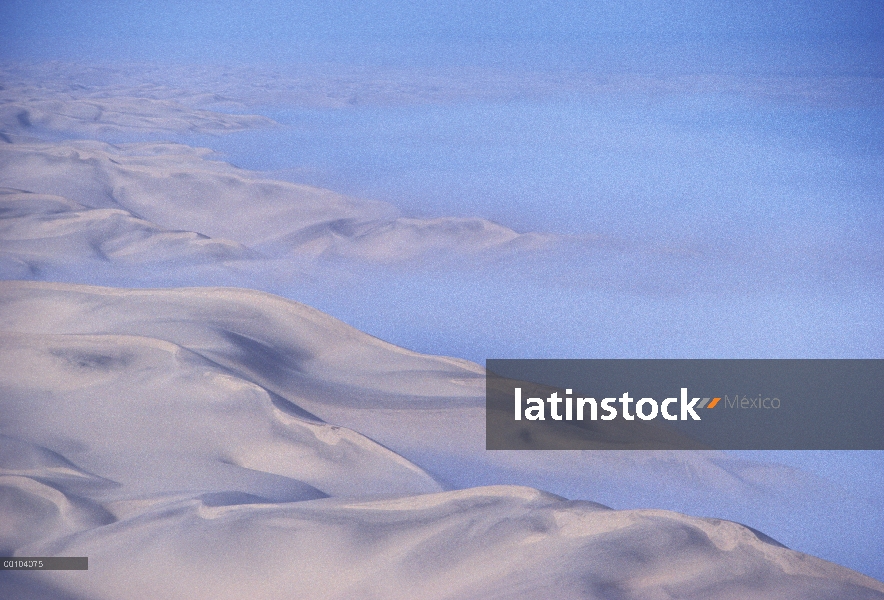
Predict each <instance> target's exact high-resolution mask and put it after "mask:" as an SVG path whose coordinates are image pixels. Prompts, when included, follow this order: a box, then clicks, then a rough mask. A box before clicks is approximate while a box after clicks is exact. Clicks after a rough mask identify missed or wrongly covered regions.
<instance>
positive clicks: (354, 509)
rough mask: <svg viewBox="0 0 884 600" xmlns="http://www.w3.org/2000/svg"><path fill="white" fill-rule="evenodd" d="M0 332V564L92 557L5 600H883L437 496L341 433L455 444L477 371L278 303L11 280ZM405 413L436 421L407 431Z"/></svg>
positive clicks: (846, 580) (481, 493) (566, 521)
mask: <svg viewBox="0 0 884 600" xmlns="http://www.w3.org/2000/svg"><path fill="white" fill-rule="evenodd" d="M0 313H2V314H3V320H2V325H0V328H2V333H0V339H2V343H0V388H2V390H3V394H2V396H0V403H2V414H3V415H4V418H3V420H2V422H0V435H2V436H3V437H2V438H0V448H2V449H0V466H2V469H3V470H2V473H3V475H2V479H0V485H2V489H3V494H0V501H2V503H3V506H2V512H3V513H4V515H5V519H4V526H3V528H2V530H0V532H2V533H0V548H2V549H3V550H4V551H5V552H14V553H16V554H18V555H73V556H79V555H84V556H89V557H90V569H89V571H88V572H86V573H80V574H77V573H75V574H74V575H75V576H73V577H71V576H70V574H69V573H65V572H43V573H40V574H36V575H35V574H33V573H31V574H28V575H27V576H25V575H21V574H19V575H16V576H15V577H14V578H11V579H9V580H8V584H6V585H8V587H7V588H6V589H7V590H15V589H21V588H16V587H15V586H26V587H27V589H30V590H34V591H35V593H37V592H39V591H40V590H43V591H45V593H46V594H47V596H51V595H52V594H58V597H65V594H69V595H71V596H72V597H87V598H117V597H119V596H120V595H124V596H126V597H129V598H156V597H163V598H192V597H194V595H209V596H211V597H215V598H235V597H245V596H248V597H250V598H271V597H279V595H280V594H282V593H285V594H290V595H293V596H294V597H317V598H353V597H385V598H450V597H457V598H489V597H521V598H535V597H536V598H541V597H543V598H577V597H585V598H611V597H618V598H636V599H639V598H641V599H645V598H657V597H659V598H664V597H677V598H706V599H708V598H722V599H723V598H734V597H752V598H833V597H837V598H884V585H882V584H881V583H879V582H876V581H874V580H872V579H869V578H867V577H864V576H862V575H859V574H857V573H855V572H853V571H850V570H848V569H845V568H843V567H839V566H836V565H834V564H831V563H827V562H825V561H822V560H819V559H815V558H812V557H810V556H806V555H803V554H800V553H798V552H794V551H792V550H789V549H786V548H784V547H782V546H780V545H778V544H776V543H775V542H773V541H771V540H770V539H769V538H767V537H766V536H763V535H760V534H757V533H756V532H753V531H752V530H749V529H747V528H745V527H743V526H741V525H738V524H734V523H730V522H726V521H718V520H709V519H699V518H694V517H687V516H683V515H679V514H677V513H670V512H666V511H653V510H645V511H612V510H609V509H606V508H605V507H602V506H600V505H597V504H592V503H588V502H568V501H565V500H564V499H561V498H559V497H556V496H552V495H550V494H545V493H542V492H538V491H536V490H533V489H530V488H524V487H516V486H498V487H491V488H487V487H480V488H475V489H466V490H459V491H450V492H444V493H439V492H440V491H441V490H442V489H443V485H442V484H440V483H439V482H438V481H437V480H436V479H435V478H434V476H432V475H431V474H429V473H428V472H427V471H425V470H424V469H423V468H422V467H421V466H420V465H419V464H416V463H415V462H414V461H412V460H408V459H406V458H405V457H404V456H402V455H401V454H400V453H398V452H396V451H395V449H390V448H389V447H385V446H382V445H380V444H378V443H376V442H375V441H373V440H372V439H370V438H369V437H366V436H365V435H363V434H362V433H360V432H359V427H358V424H359V423H360V422H365V423H366V424H368V425H369V426H370V427H369V428H371V423H372V422H377V421H378V420H385V419H386V420H388V421H389V425H390V426H392V427H394V428H398V429H400V430H401V429H406V430H410V431H407V432H404V433H403V435H402V436H400V438H399V439H400V442H399V443H402V440H403V439H408V438H412V437H415V438H421V439H423V440H424V444H425V445H427V446H433V445H437V444H448V445H454V446H458V445H461V444H464V445H466V446H469V445H470V444H469V443H467V442H466V441H465V440H464V439H459V438H458V436H457V435H454V436H451V432H450V431H448V432H439V431H436V432H433V431H432V430H431V429H427V428H426V425H427V423H430V422H432V420H434V421H435V422H437V423H439V425H438V427H442V428H443V429H444V428H445V427H446V426H451V427H453V428H454V429H459V428H462V425H459V423H461V422H462V421H460V420H459V417H458V415H459V411H467V414H469V412H470V410H471V409H472V408H474V407H477V404H478V403H479V402H480V401H481V394H482V389H483V388H482V385H483V371H482V369H481V368H479V367H478V366H477V365H474V364H472V363H468V362H466V361H462V360H458V359H450V358H443V357H434V356H426V355H421V354H417V353H414V352H410V351H408V350H404V349H402V348H398V347H396V346H393V345H390V344H387V343H385V342H383V341H381V340H378V339H376V338H373V337H371V336H368V335H366V334H364V333H361V332H359V331H357V330H355V329H352V328H350V327H348V326H346V325H345V324H343V323H341V322H340V321H337V320H335V319H333V318H331V317H329V316H327V315H324V314H323V313H321V312H319V311H316V310H314V309H311V308H309V307H306V306H304V305H301V304H298V303H295V302H291V301H287V300H284V299H282V298H279V297H276V296H272V295H269V294H264V293H259V292H252V291H248V290H232V289H206V288H192V289H180V290H126V289H113V288H97V287H88V286H79V285H62V284H51V283H36V282H13V281H10V282H3V283H0ZM442 407H444V410H443V411H442V414H440V412H439V411H440V409H441V408H442ZM422 411H427V412H428V414H431V415H432V417H433V419H432V420H431V421H426V420H424V419H421V418H418V419H416V420H412V419H411V418H410V417H409V414H415V413H421V412H422ZM340 414H348V415H349V419H348V421H349V423H348V424H347V425H346V426H345V427H342V426H341V423H340V422H337V421H336V420H335V419H334V418H333V417H334V416H336V415H340ZM446 421H447V424H446ZM466 435H470V434H469V433H468V432H467V433H466ZM403 436H404V437H403ZM460 437H464V433H462V434H460ZM391 441H392V442H394V443H395V438H391ZM407 445H408V444H405V446H407ZM428 493H429V494H430V495H427V494H428ZM433 493H435V495H434V494H433ZM170 563H172V564H174V569H172V568H170ZM158 573H162V576H158ZM2 585H4V584H3V583H2V582H0V586H2ZM0 589H2V587H0Z"/></svg>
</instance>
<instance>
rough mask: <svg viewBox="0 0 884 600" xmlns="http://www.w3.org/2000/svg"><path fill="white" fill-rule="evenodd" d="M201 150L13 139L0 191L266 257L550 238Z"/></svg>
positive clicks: (1, 168)
mask: <svg viewBox="0 0 884 600" xmlns="http://www.w3.org/2000/svg"><path fill="white" fill-rule="evenodd" d="M210 154H211V153H210V151H208V150H205V149H198V148H191V147H189V146H184V145H181V144H168V143H163V144H161V143H137V144H123V145H111V144H104V143H100V142H91V141H69V142H63V143H48V142H45V143H44V142H26V141H21V140H17V141H16V143H6V144H0V185H4V186H7V187H10V188H14V189H18V190H23V191H28V192H33V193H38V194H49V195H56V196H60V197H63V198H66V199H68V200H70V201H73V202H75V203H77V204H80V205H82V206H83V207H87V208H90V209H117V210H124V211H127V212H128V213H131V215H132V216H134V217H136V218H138V219H142V220H144V221H149V222H150V223H153V224H155V225H156V227H159V228H165V229H168V230H172V231H189V232H196V233H199V234H201V235H204V236H208V237H211V238H213V239H216V240H230V241H233V242H236V243H239V244H242V245H245V246H248V247H250V248H252V249H255V250H259V251H262V252H265V253H270V254H274V255H290V254H294V255H303V256H319V255H335V256H346V257H350V258H357V259H363V260H369V261H373V262H390V261H399V260H406V259H411V258H415V257H417V256H420V255H423V254H427V253H435V254H438V253H439V252H443V253H444V252H448V253H453V254H474V253H476V252H484V251H488V250H493V249H514V248H528V249H530V248H539V247H542V246H544V245H546V244H548V243H550V241H551V240H552V236H548V235H539V234H519V233H516V232H515V231H512V230H511V229H508V228H506V227H503V226H502V225H498V224H496V223H492V222H490V221H487V220H484V219H479V218H471V219H462V218H450V217H449V218H436V219H414V218H405V217H402V216H400V215H398V214H397V211H396V210H395V209H394V208H393V207H392V206H391V205H388V204H385V203H382V202H369V201H362V200H356V199H353V198H348V197H346V196H342V195H340V194H336V193H334V192H331V191H328V190H323V189H319V188H314V187H310V186H306V185H298V184H293V183H288V182H284V181H276V180H270V179H265V178H262V176H261V175H260V174H258V173H254V172H250V171H245V170H242V169H238V168H236V167H233V166H231V165H229V164H226V163H222V162H219V161H215V160H210V156H209V155H210ZM35 212H39V211H37V210H36V209H35ZM102 214H103V213H95V214H94V215H96V216H100V215H102ZM80 227H81V228H82V229H83V230H84V232H83V233H82V235H88V236H90V237H95V238H100V237H101V236H102V235H107V234H106V233H103V232H102V231H101V230H100V228H99V229H96V227H95V226H93V224H91V223H86V222H81V223H80ZM143 227H144V225H142V228H143ZM46 228H47V229H49V225H48V224H47V225H46ZM34 235H35V236H40V235H43V236H44V237H50V236H51V235H52V232H51V229H50V230H49V231H47V232H46V233H45V234H42V233H41V232H36V233H35V234H34ZM183 254H184V256H185V257H186V255H187V252H184V253H183Z"/></svg>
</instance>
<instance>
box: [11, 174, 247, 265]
mask: <svg viewBox="0 0 884 600" xmlns="http://www.w3.org/2000/svg"><path fill="white" fill-rule="evenodd" d="M257 256H258V254H257V253H256V252H254V251H252V250H249V249H248V248H246V247H244V246H243V245H242V244H237V243H235V242H229V241H226V240H214V239H211V238H208V237H207V236H204V235H201V234H198V233H194V232H191V231H172V230H169V229H165V228H163V227H160V226H158V225H156V224H155V223H151V222H150V221H146V220H145V219H140V218H138V217H136V216H135V215H133V214H132V213H130V212H128V211H126V210H122V209H114V208H88V207H86V206H83V205H82V204H78V203H76V202H73V201H70V200H66V199H65V198H62V197H60V196H51V195H47V194H33V193H28V192H22V191H20V190H13V189H9V188H0V272H2V273H4V274H5V275H6V276H7V277H13V278H15V277H19V278H21V277H30V276H33V275H34V274H38V273H42V272H44V271H45V270H46V269H47V268H52V267H54V268H56V269H58V268H76V267H80V266H82V264H83V263H84V262H88V261H98V262H106V263H114V264H117V265H120V266H134V265H151V264H154V265H156V264H158V263H206V262H224V261H229V260H243V259H249V258H255V257H257Z"/></svg>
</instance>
